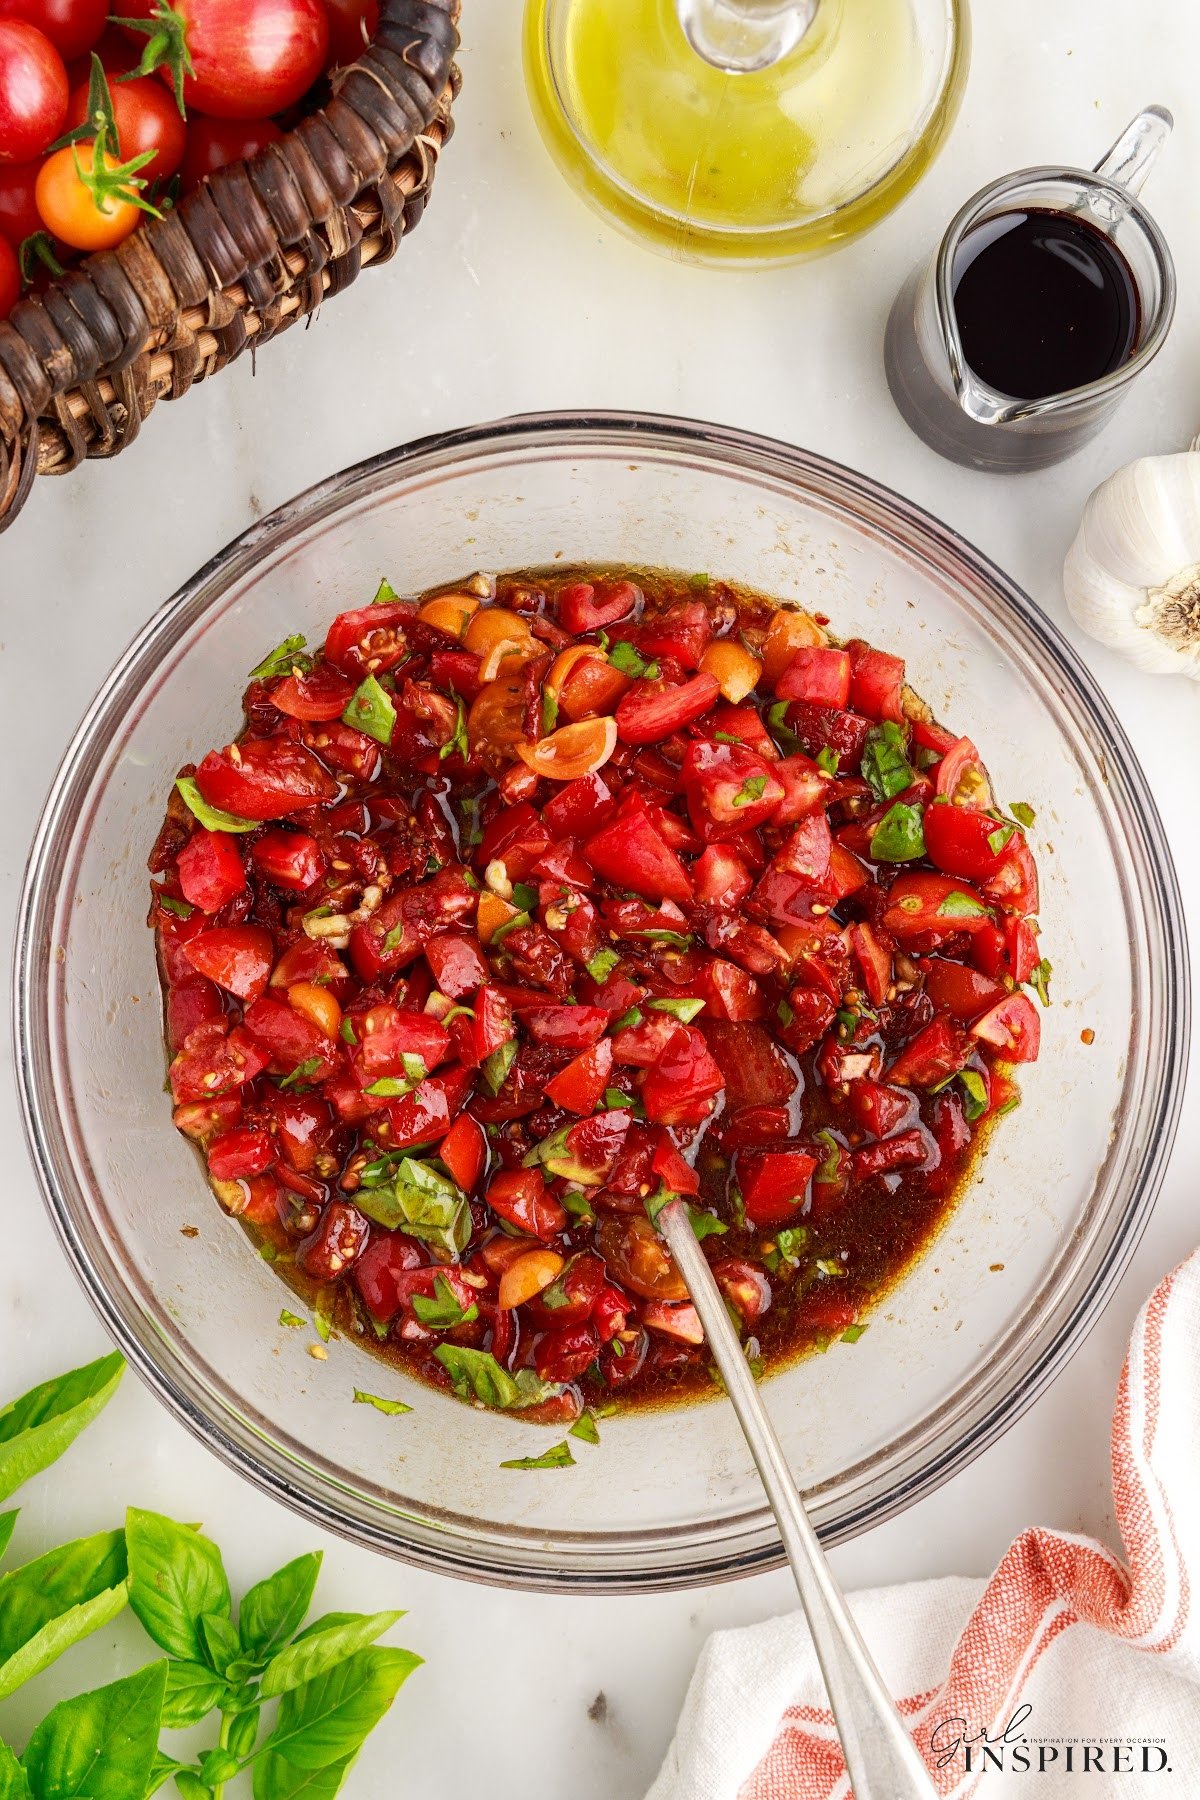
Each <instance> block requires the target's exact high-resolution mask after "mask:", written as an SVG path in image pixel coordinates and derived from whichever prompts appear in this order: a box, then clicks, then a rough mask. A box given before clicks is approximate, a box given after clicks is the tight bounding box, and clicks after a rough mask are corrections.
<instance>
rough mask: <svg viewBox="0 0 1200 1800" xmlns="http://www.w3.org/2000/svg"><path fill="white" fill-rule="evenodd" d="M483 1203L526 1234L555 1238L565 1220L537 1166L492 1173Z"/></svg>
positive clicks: (563, 1210)
mask: <svg viewBox="0 0 1200 1800" xmlns="http://www.w3.org/2000/svg"><path fill="white" fill-rule="evenodd" d="M487 1203H488V1205H489V1206H490V1207H491V1209H492V1211H493V1212H494V1213H495V1214H496V1216H497V1217H498V1218H501V1219H503V1220H505V1221H506V1223H507V1224H509V1225H515V1226H516V1228H517V1230H518V1231H524V1232H527V1233H528V1235H529V1236H530V1237H535V1238H543V1239H549V1238H553V1237H557V1236H558V1234H559V1232H560V1231H562V1230H563V1229H564V1227H565V1226H566V1223H567V1214H566V1210H565V1209H564V1208H563V1207H561V1206H560V1205H559V1203H558V1201H557V1200H556V1199H555V1198H554V1196H553V1194H551V1193H550V1192H549V1191H548V1190H547V1187H546V1181H545V1177H544V1176H543V1175H542V1173H541V1171H540V1170H539V1169H503V1170H501V1172H500V1174H499V1175H493V1176H492V1179H491V1181H490V1182H489V1183H488V1190H487Z"/></svg>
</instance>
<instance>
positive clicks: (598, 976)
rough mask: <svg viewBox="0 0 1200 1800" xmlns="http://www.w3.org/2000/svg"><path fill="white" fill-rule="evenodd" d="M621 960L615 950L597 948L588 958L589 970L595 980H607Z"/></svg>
mask: <svg viewBox="0 0 1200 1800" xmlns="http://www.w3.org/2000/svg"><path fill="white" fill-rule="evenodd" d="M620 960H621V959H620V957H619V956H618V955H617V953H616V951H615V950H597V952H596V954H595V956H592V957H589V958H588V963H587V972H588V974H589V975H590V976H591V978H592V980H593V981H607V980H608V977H609V976H610V975H611V974H612V972H613V970H614V969H615V968H616V966H617V964H618V963H619V962H620Z"/></svg>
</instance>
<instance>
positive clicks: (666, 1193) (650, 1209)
mask: <svg viewBox="0 0 1200 1800" xmlns="http://www.w3.org/2000/svg"><path fill="white" fill-rule="evenodd" d="M678 1198H679V1195H678V1194H677V1193H675V1192H674V1190H673V1189H671V1188H669V1187H664V1186H662V1185H661V1184H660V1186H659V1190H658V1192H657V1194H651V1195H649V1196H648V1198H647V1200H646V1217H647V1218H648V1219H649V1221H650V1223H651V1224H652V1225H657V1224H658V1215H659V1213H660V1212H661V1211H662V1209H663V1207H664V1206H669V1205H670V1203H671V1201H672V1200H678Z"/></svg>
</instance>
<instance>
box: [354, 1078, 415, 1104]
mask: <svg viewBox="0 0 1200 1800" xmlns="http://www.w3.org/2000/svg"><path fill="white" fill-rule="evenodd" d="M419 1083H420V1077H418V1078H417V1080H416V1081H406V1080H403V1079H402V1078H401V1077H400V1076H399V1075H381V1076H380V1077H379V1080H378V1081H373V1082H372V1083H371V1085H370V1087H366V1088H364V1089H363V1093H364V1094H371V1095H372V1096H373V1097H374V1098H375V1099H377V1100H402V1099H403V1098H404V1096H405V1094H411V1093H412V1091H413V1089H414V1088H415V1087H417V1086H418V1085H419Z"/></svg>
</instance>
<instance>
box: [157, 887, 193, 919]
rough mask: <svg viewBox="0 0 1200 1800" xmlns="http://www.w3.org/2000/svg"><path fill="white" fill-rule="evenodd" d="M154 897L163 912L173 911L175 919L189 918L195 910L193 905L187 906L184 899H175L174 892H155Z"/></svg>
mask: <svg viewBox="0 0 1200 1800" xmlns="http://www.w3.org/2000/svg"><path fill="white" fill-rule="evenodd" d="M154 898H155V899H156V900H157V901H158V904H159V905H160V906H161V907H162V909H163V911H164V912H169V913H174V915H175V917H176V918H177V919H190V918H191V916H192V914H193V913H194V912H195V910H196V909H195V907H194V906H189V905H188V903H187V901H186V900H176V898H175V896H174V894H164V893H161V892H156V893H155V896H154Z"/></svg>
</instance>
